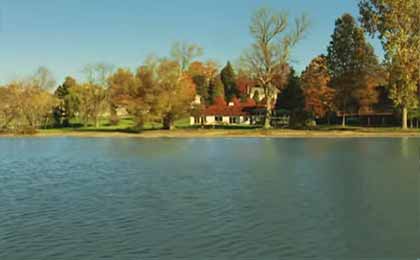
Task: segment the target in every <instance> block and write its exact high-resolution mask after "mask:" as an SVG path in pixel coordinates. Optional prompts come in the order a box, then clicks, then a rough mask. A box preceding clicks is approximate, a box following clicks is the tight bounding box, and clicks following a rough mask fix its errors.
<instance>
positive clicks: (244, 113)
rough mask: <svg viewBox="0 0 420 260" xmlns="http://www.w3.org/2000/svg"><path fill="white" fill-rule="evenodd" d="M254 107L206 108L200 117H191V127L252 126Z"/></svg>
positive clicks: (232, 105) (231, 105) (231, 104)
mask: <svg viewBox="0 0 420 260" xmlns="http://www.w3.org/2000/svg"><path fill="white" fill-rule="evenodd" d="M252 109H253V107H252V106H247V105H240V104H237V105H234V104H233V103H230V104H229V105H225V106H220V105H213V106H210V107H207V108H205V109H204V110H203V111H202V112H201V113H200V115H199V116H191V117H190V124H191V125H207V126H211V125H251V124H252V123H253V121H254V120H255V119H254V118H253V113H252Z"/></svg>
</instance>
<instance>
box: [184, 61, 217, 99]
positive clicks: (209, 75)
mask: <svg viewBox="0 0 420 260" xmlns="http://www.w3.org/2000/svg"><path fill="white" fill-rule="evenodd" d="M187 74H188V75H189V76H190V77H191V78H192V80H193V81H194V84H195V86H196V92H197V95H199V96H200V97H201V103H202V104H204V105H209V104H210V103H211V100H210V94H211V93H210V92H211V91H210V83H211V81H212V79H213V78H214V77H215V76H216V75H217V64H216V63H215V62H213V61H207V62H205V63H202V62H199V61H195V62H193V63H191V64H190V66H189V68H188V71H187Z"/></svg>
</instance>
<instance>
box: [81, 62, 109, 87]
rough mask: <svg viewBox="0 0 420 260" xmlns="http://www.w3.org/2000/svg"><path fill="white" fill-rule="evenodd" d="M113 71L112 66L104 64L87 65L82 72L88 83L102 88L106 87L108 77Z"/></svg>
mask: <svg viewBox="0 0 420 260" xmlns="http://www.w3.org/2000/svg"><path fill="white" fill-rule="evenodd" d="M113 71H114V66H113V65H110V64H106V63H95V64H88V65H86V66H85V67H84V68H83V70H82V72H83V74H84V76H85V79H86V81H87V82H88V83H90V84H95V85H98V86H101V87H103V88H106V87H107V80H108V77H109V76H110V75H111V74H112V73H113Z"/></svg>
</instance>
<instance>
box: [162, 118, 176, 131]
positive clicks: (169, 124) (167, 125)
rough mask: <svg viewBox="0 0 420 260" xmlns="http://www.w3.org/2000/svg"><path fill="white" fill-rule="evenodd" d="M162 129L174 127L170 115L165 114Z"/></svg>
mask: <svg viewBox="0 0 420 260" xmlns="http://www.w3.org/2000/svg"><path fill="white" fill-rule="evenodd" d="M163 129H166V130H173V129H175V126H174V118H173V116H172V115H167V116H165V118H164V119H163Z"/></svg>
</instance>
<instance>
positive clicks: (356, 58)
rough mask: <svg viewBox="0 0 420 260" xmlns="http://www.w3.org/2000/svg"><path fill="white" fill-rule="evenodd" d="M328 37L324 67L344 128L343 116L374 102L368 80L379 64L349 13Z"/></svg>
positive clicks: (338, 21)
mask: <svg viewBox="0 0 420 260" xmlns="http://www.w3.org/2000/svg"><path fill="white" fill-rule="evenodd" d="M331 37H332V40H331V42H330V45H329V46H328V56H327V64H328V69H329V73H330V75H331V86H332V87H333V88H334V89H335V91H336V95H335V98H334V99H335V106H336V107H337V109H338V110H339V111H340V112H342V113H343V121H342V124H343V126H345V125H346V117H345V114H346V113H349V112H356V111H357V109H358V108H359V107H360V106H363V107H369V106H370V105H371V103H375V101H376V100H377V95H376V92H374V91H372V90H373V89H374V88H373V87H372V85H374V84H372V81H369V80H368V79H370V78H375V77H377V71H378V66H379V65H378V64H379V63H378V60H377V57H376V56H375V54H374V51H373V47H372V46H371V45H370V44H369V43H367V42H366V39H365V36H364V31H363V29H362V28H360V27H359V26H358V25H357V23H356V20H355V19H354V18H353V16H351V15H350V14H344V15H343V16H341V17H340V18H338V19H337V21H336V23H335V30H334V33H333V35H332V36H331ZM366 82H369V84H367V83H366Z"/></svg>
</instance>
